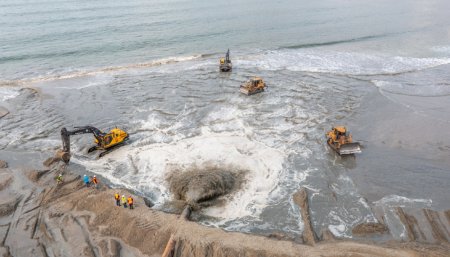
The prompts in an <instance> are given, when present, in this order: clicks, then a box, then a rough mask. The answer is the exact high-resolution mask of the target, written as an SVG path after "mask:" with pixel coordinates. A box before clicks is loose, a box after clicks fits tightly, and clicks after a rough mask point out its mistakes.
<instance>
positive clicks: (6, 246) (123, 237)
mask: <svg viewBox="0 0 450 257" xmlns="http://www.w3.org/2000/svg"><path fill="white" fill-rule="evenodd" d="M63 168H64V166H63V165H60V164H58V163H57V164H54V165H52V167H50V168H49V169H46V170H29V171H24V170H19V169H12V168H10V167H5V168H0V174H1V177H2V181H5V182H3V183H2V185H1V187H0V195H1V196H2V199H8V198H11V199H12V200H11V201H6V202H2V203H1V204H0V206H1V209H2V211H1V212H0V213H1V214H2V215H1V217H0V220H1V222H2V223H1V225H0V235H1V242H2V244H1V245H0V253H1V254H2V255H3V256H80V255H81V256H161V254H162V252H163V251H164V246H165V244H166V243H167V241H168V240H169V238H170V236H171V235H172V234H173V235H174V239H175V241H176V244H175V248H174V249H175V251H174V253H175V255H174V256H349V254H350V255H352V256H382V257H384V256H445V254H446V253H448V252H449V251H450V245H449V244H448V242H445V241H444V240H443V241H442V242H440V243H438V244H423V243H419V242H415V241H411V242H394V241H390V242H387V243H374V242H371V241H369V240H368V241H364V240H342V239H335V238H333V237H332V236H329V234H325V236H324V235H322V236H321V237H316V239H315V241H314V240H313V241H308V240H305V239H301V240H302V242H304V243H299V242H298V240H286V238H285V237H283V235H278V234H275V233H274V234H272V235H270V236H261V235H253V234H245V233H239V232H227V231H224V230H222V229H219V228H211V227H205V226H202V225H199V224H197V223H195V222H190V221H186V220H183V219H178V215H176V214H168V213H164V212H161V211H157V210H153V209H151V208H149V207H148V206H147V205H146V204H145V201H144V199H143V198H142V197H139V196H134V198H135V209H134V210H129V209H124V208H122V207H117V206H115V203H114V199H113V195H114V192H116V191H117V190H119V189H111V188H108V187H107V186H106V185H104V184H102V185H101V187H100V188H99V189H97V190H96V189H93V188H85V187H84V185H83V182H82V179H81V177H80V176H78V175H76V174H74V173H73V172H72V171H71V170H70V166H68V167H67V168H66V169H65V170H64V173H63V174H64V183H63V184H61V185H56V182H55V181H54V177H55V176H56V174H58V173H59V172H61V170H62V169H63ZM23 178H26V181H25V180H23ZM24 189H25V190H24ZM19 192H20V193H19ZM124 192H126V193H127V194H128V193H129V191H128V190H124V189H120V194H124ZM299 194H300V195H298V196H297V198H301V199H303V200H297V201H296V203H297V204H298V205H299V206H300V207H301V208H302V207H305V204H306V206H307V193H303V195H302V193H299ZM7 195H9V196H10V197H8V196H7ZM11 196H15V197H11ZM305 199H306V202H305ZM302 214H304V211H302ZM448 214H449V213H447V215H448ZM432 215H433V214H432V213H430V216H432ZM303 216H306V215H303ZM405 217H407V216H405ZM448 217H450V215H448ZM310 232H311V231H310ZM311 233H312V232H311ZM327 235H328V236H327ZM317 238H320V240H317ZM410 239H413V238H410ZM444 239H445V237H444ZM308 244H310V245H314V246H309V245H308Z"/></svg>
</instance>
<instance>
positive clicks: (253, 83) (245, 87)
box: [239, 77, 266, 95]
mask: <svg viewBox="0 0 450 257" xmlns="http://www.w3.org/2000/svg"><path fill="white" fill-rule="evenodd" d="M265 87H266V83H264V81H263V80H262V78H260V77H253V78H251V79H250V80H249V81H247V82H245V83H244V84H242V85H241V87H240V89H239V91H240V92H241V93H243V94H246V95H253V94H257V93H259V92H263V91H264V88H265Z"/></svg>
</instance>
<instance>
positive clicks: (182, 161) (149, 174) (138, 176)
mask: <svg viewBox="0 0 450 257" xmlns="http://www.w3.org/2000/svg"><path fill="white" fill-rule="evenodd" d="M284 159H285V154H284V153H282V152H280V151H278V150H277V149H273V148H270V147H267V146H266V145H264V144H261V143H259V142H255V141H251V140H249V139H248V138H246V137H243V136H239V135H235V134H232V133H220V134H216V133H208V132H205V133H203V134H202V135H201V136H197V137H193V138H186V139H182V140H179V141H176V142H173V143H169V144H164V143H156V144H152V145H146V146H143V147H139V148H137V149H135V148H132V146H125V147H122V148H119V149H117V150H116V151H114V152H112V153H110V154H108V155H107V156H106V157H104V158H102V159H99V160H86V159H84V160H83V159H81V158H73V162H77V163H79V164H82V165H84V166H85V167H86V168H87V169H88V170H90V171H92V172H94V173H97V174H100V175H102V176H104V177H106V178H107V179H108V180H110V181H111V182H113V183H115V184H118V185H120V186H125V187H127V188H130V189H135V190H139V191H142V189H143V188H147V190H149V191H151V193H152V194H153V199H152V200H153V201H154V202H155V203H156V204H157V205H161V204H163V203H165V202H166V201H169V200H171V199H172V196H171V195H170V192H169V190H168V185H167V182H166V175H167V174H168V172H170V171H172V170H180V171H183V170H189V169H191V167H196V168H199V169H201V168H202V167H204V168H209V167H212V166H213V167H224V168H228V169H234V170H242V171H246V172H247V175H246V178H245V181H246V182H244V185H243V188H242V189H241V190H239V191H237V192H235V193H234V194H232V195H231V196H228V197H227V202H226V204H225V205H224V206H213V207H209V208H207V209H204V210H203V212H204V214H205V215H209V216H212V217H217V218H221V219H222V221H223V220H231V219H236V218H240V217H244V216H253V217H257V216H258V215H259V213H260V212H261V210H262V209H263V208H264V207H266V206H267V201H268V196H269V194H270V192H271V191H273V190H274V188H275V187H276V186H277V182H278V180H279V173H280V172H281V170H282V168H283V165H282V164H283V162H284ZM134 169H136V170H135V171H132V170H134Z"/></svg>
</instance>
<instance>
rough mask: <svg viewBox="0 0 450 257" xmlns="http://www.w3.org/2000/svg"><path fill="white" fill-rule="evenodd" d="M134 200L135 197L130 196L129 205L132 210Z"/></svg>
mask: <svg viewBox="0 0 450 257" xmlns="http://www.w3.org/2000/svg"><path fill="white" fill-rule="evenodd" d="M133 202H134V200H133V197H131V195H130V196H128V205H129V206H130V210H131V209H134V207H133Z"/></svg>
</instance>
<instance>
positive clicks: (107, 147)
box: [57, 126, 128, 163]
mask: <svg viewBox="0 0 450 257" xmlns="http://www.w3.org/2000/svg"><path fill="white" fill-rule="evenodd" d="M88 133H91V134H93V135H94V142H95V145H94V146H92V147H91V148H89V150H88V153H90V152H93V151H95V150H104V151H103V152H101V153H100V154H99V157H102V156H104V155H105V154H107V153H109V152H111V151H112V150H113V149H114V148H116V147H117V146H120V145H121V144H122V143H124V142H125V141H126V140H128V133H127V132H125V131H123V130H121V129H119V128H113V129H111V131H109V133H104V132H102V131H100V130H99V129H97V128H95V127H92V126H83V127H75V129H74V130H72V131H69V130H67V129H66V128H62V129H61V139H62V151H59V152H58V153H57V157H59V158H60V159H61V160H62V161H64V162H65V163H68V162H69V160H70V136H73V135H80V134H88Z"/></svg>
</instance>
